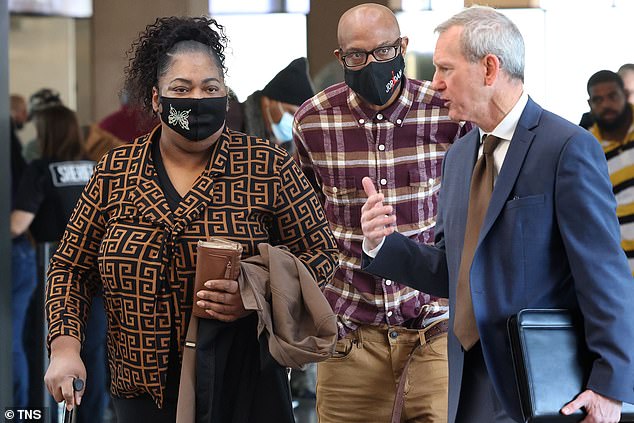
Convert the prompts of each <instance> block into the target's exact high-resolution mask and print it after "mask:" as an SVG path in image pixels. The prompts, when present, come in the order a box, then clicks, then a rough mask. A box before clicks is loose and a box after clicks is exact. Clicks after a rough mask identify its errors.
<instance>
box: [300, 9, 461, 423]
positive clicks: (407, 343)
mask: <svg viewBox="0 0 634 423" xmlns="http://www.w3.org/2000/svg"><path fill="white" fill-rule="evenodd" d="M337 36H338V41H339V48H338V49H337V50H335V56H336V57H337V59H338V60H339V61H340V62H341V64H342V66H343V67H344V72H345V83H339V84H335V85H333V86H331V87H329V88H327V89H325V90H324V91H322V92H320V93H318V94H317V95H316V96H314V97H313V98H312V99H310V100H308V101H307V102H305V103H304V104H303V105H302V106H301V107H300V109H299V110H298V111H297V113H296V114H295V122H294V131H293V132H294V139H295V143H296V145H297V149H298V155H299V159H300V161H301V164H302V168H303V170H304V172H305V173H306V174H307V175H308V176H309V179H311V181H312V182H313V183H314V184H315V188H316V191H317V192H318V193H319V195H320V197H321V199H322V202H323V205H324V209H325V212H326V216H327V218H328V220H329V222H330V225H331V229H332V231H333V233H334V235H335V238H336V239H337V243H338V246H339V250H340V252H341V255H340V269H339V270H338V272H337V273H336V275H335V277H334V279H333V280H332V282H331V283H330V284H328V285H326V287H325V288H324V294H325V296H326V298H327V299H328V301H329V302H330V304H331V306H332V308H333V310H334V311H335V312H336V313H337V315H338V325H339V341H338V343H337V348H336V352H335V354H334V356H333V357H332V358H331V359H329V360H327V361H325V362H323V363H320V364H319V366H318V376H317V413H318V415H319V421H320V422H321V423H329V422H333V423H340V422H346V423H350V422H369V421H372V422H389V421H390V419H392V418H393V417H394V416H396V417H397V418H398V415H399V414H400V413H402V414H403V421H408V422H445V421H446V419H447V381H448V379H447V351H446V350H447V334H446V333H447V319H448V307H447V302H446V300H445V299H442V298H436V297H433V296H430V295H428V294H425V293H423V292H419V291H415V290H412V289H410V288H407V287H405V286H404V285H401V284H400V283H399V281H392V280H385V279H381V278H377V277H374V276H371V275H369V274H366V273H363V272H362V271H361V270H360V264H361V255H362V249H361V243H362V241H363V234H362V231H361V225H360V215H361V206H362V205H363V203H364V202H365V199H366V197H365V194H364V191H363V187H362V185H361V179H362V178H363V177H364V176H370V178H372V179H373V180H375V181H377V183H378V187H377V188H378V190H380V191H381V192H383V194H384V195H385V201H386V203H388V204H390V205H392V207H393V212H394V213H395V214H396V217H397V223H396V224H397V230H398V231H399V232H401V233H403V234H405V235H407V236H409V237H411V238H413V239H417V240H418V241H421V242H426V243H433V228H434V224H435V216H436V202H437V192H438V188H439V186H440V180H441V168H442V160H443V157H444V155H445V152H446V151H447V149H448V148H449V146H450V145H451V144H452V143H453V142H454V141H455V140H457V139H458V138H459V137H460V136H462V135H464V134H465V133H466V132H468V130H470V129H471V127H472V126H471V124H464V123H462V124H459V123H456V122H452V121H451V120H450V119H449V117H448V116H447V109H446V108H445V107H444V102H443V101H442V100H441V99H440V98H439V97H438V96H437V94H436V92H435V91H433V90H432V89H431V88H430V83H429V82H427V81H417V80H413V79H408V78H406V77H405V75H404V73H403V72H404V68H405V63H404V59H403V56H404V54H405V52H406V49H407V44H408V39H407V37H403V36H401V35H400V29H399V26H398V22H397V21H396V17H395V16H394V14H393V13H392V12H391V11H390V10H389V9H388V8H386V7H384V6H380V5H377V4H363V5H360V6H356V7H354V8H352V9H350V10H348V11H347V12H345V13H344V14H343V15H342V17H341V19H340V21H339V26H338V31H337ZM410 355H411V360H409V361H408V359H409V358H410ZM402 374H405V375H406V378H405V380H404V383H403V384H402V386H401V387H400V389H399V386H398V385H399V381H400V380H401V375H402ZM399 392H400V393H399ZM403 397H404V403H401V402H400V399H401V398H403ZM401 404H402V405H401ZM393 413H394V414H393ZM395 421H399V420H398V419H397V420H395Z"/></svg>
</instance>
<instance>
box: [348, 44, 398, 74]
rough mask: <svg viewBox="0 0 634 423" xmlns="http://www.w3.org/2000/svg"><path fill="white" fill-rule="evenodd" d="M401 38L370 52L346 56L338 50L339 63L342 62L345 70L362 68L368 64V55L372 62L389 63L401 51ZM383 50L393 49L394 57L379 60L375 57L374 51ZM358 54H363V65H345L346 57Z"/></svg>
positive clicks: (354, 52)
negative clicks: (372, 59) (372, 58)
mask: <svg viewBox="0 0 634 423" xmlns="http://www.w3.org/2000/svg"><path fill="white" fill-rule="evenodd" d="M402 40H403V37H398V39H397V40H396V42H394V44H390V45H387V46H379V47H377V48H375V49H374V50H372V51H361V50H358V51H351V52H350V53H346V54H342V53H343V50H342V49H341V48H340V49H339V55H340V56H339V57H340V58H341V61H342V62H343V64H344V66H345V67H347V68H358V67H359V66H364V65H365V64H366V63H368V57H370V55H372V57H374V60H376V61H377V62H389V61H390V60H392V59H394V58H395V57H396V56H398V53H399V51H401V50H402V48H403V44H402V42H401V41H402ZM384 48H393V49H394V56H392V57H390V58H389V59H379V58H378V57H376V55H375V54H374V53H375V52H376V51H378V50H381V49H384ZM359 53H363V54H365V60H364V61H363V63H360V64H358V65H349V64H348V63H346V57H348V56H351V55H353V54H359Z"/></svg>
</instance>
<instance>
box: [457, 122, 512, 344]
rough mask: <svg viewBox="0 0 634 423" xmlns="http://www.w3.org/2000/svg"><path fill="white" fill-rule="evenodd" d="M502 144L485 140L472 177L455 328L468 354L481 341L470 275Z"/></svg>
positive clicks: (493, 137)
mask: <svg viewBox="0 0 634 423" xmlns="http://www.w3.org/2000/svg"><path fill="white" fill-rule="evenodd" d="M500 141H501V140H500V139H499V138H498V137H495V136H493V135H487V136H486V137H484V142H483V146H482V156H481V157H480V158H479V159H478V161H477V162H476V164H475V167H474V168H473V175H472V176H471V188H470V191H469V211H468V213H467V226H466V229H465V235H464V246H463V247H462V258H461V260H460V270H459V271H458V286H457V289H456V313H455V316H454V325H453V327H454V333H455V334H456V337H457V338H458V340H459V341H460V344H461V345H462V348H463V349H464V350H465V351H468V350H469V349H470V348H471V347H473V346H474V345H475V343H476V342H478V339H480V335H479V334H478V327H477V325H476V321H475V315H474V313H473V302H472V300H471V282H470V280H469V273H470V270H471V263H472V262H473V255H474V254H475V249H476V246H477V244H478V237H479V235H480V229H481V228H482V222H484V216H485V215H486V212H487V209H488V207H489V201H490V200H491V194H492V193H493V181H494V179H495V163H494V161H493V151H494V150H495V148H496V147H497V146H498V144H499V143H500Z"/></svg>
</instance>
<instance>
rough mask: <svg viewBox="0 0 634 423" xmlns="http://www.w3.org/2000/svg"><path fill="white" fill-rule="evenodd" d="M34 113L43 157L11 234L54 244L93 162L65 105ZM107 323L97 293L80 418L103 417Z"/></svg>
mask: <svg viewBox="0 0 634 423" xmlns="http://www.w3.org/2000/svg"><path fill="white" fill-rule="evenodd" d="M36 113H37V117H36V118H35V126H36V131H37V138H36V139H37V141H38V143H39V147H38V151H39V153H40V158H39V159H35V160H33V161H32V162H31V163H29V165H28V166H27V168H26V170H25V171H24V174H23V175H22V178H21V180H20V184H19V188H18V193H17V195H16V201H15V207H14V209H13V211H12V212H11V236H12V237H19V236H21V235H22V234H24V233H25V232H26V231H27V230H29V231H30V233H31V235H32V236H33V239H34V240H35V242H36V243H38V244H45V243H51V245H52V246H55V245H56V243H57V242H59V241H60V240H61V238H62V234H63V233H64V228H65V227H66V224H67V223H68V219H69V218H70V215H71V214H72V211H73V209H74V207H75V204H76V202H77V200H78V198H79V196H80V194H81V192H82V190H83V188H84V186H85V185H86V183H87V182H88V180H89V178H90V176H91V175H92V172H93V168H94V166H95V163H94V162H93V161H90V160H86V154H85V151H84V147H83V140H82V136H81V129H80V127H79V124H78V122H77V117H76V115H75V112H73V111H72V110H70V109H68V108H67V107H66V106H63V105H61V104H56V105H50V104H49V105H47V107H44V108H40V109H37V112H36ZM33 271H35V266H34V267H33ZM105 326H106V322H105V314H104V311H103V300H102V298H101V296H100V295H98V296H97V297H96V298H95V300H94V301H93V307H92V310H91V313H90V319H89V322H88V333H89V336H88V337H87V339H86V343H85V344H84V347H83V349H82V357H83V360H84V362H85V363H86V366H87V367H89V368H90V370H91V372H90V375H91V379H90V382H91V384H90V388H89V389H87V390H86V395H85V396H84V408H82V409H81V410H79V411H78V415H77V421H78V422H100V421H101V419H102V415H103V409H104V399H105V398H106V388H105V387H106V381H105V378H106V374H105V349H104V345H105V332H106V327H105ZM40 377H41V375H40ZM40 380H41V379H40Z"/></svg>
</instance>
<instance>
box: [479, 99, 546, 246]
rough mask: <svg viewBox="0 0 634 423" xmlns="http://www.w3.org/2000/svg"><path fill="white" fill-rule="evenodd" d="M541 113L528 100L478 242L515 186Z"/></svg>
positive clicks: (496, 185)
mask: <svg viewBox="0 0 634 423" xmlns="http://www.w3.org/2000/svg"><path fill="white" fill-rule="evenodd" d="M541 112H542V109H541V108H540V107H539V106H538V105H537V104H536V103H535V102H533V101H532V100H531V99H530V98H529V99H528V103H527V104H526V107H525V108H524V111H523V112H522V116H521V117H520V120H519V123H518V125H517V128H516V129H515V133H514V134H513V138H512V139H511V143H510V145H509V149H508V151H507V153H506V157H505V158H504V164H503V165H502V168H501V169H500V173H499V175H498V177H497V179H496V182H495V188H494V189H493V195H492V196H491V202H490V203H489V208H488V210H487V214H486V216H485V218H484V222H483V224H482V230H481V231H480V237H479V242H482V239H484V237H485V236H486V234H487V233H488V232H489V230H490V229H491V227H492V226H493V223H494V222H495V220H496V219H497V217H498V216H499V215H500V213H501V211H502V209H503V208H504V205H505V204H506V202H507V201H508V198H509V195H510V194H511V190H512V189H513V187H514V186H515V181H516V180H517V177H518V176H519V173H520V170H521V168H522V165H523V163H524V159H525V158H526V154H527V153H528V150H529V148H530V145H531V143H532V142H533V139H534V138H535V134H534V133H533V132H532V129H533V128H534V127H535V126H536V125H537V123H538V122H539V116H540V115H541Z"/></svg>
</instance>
